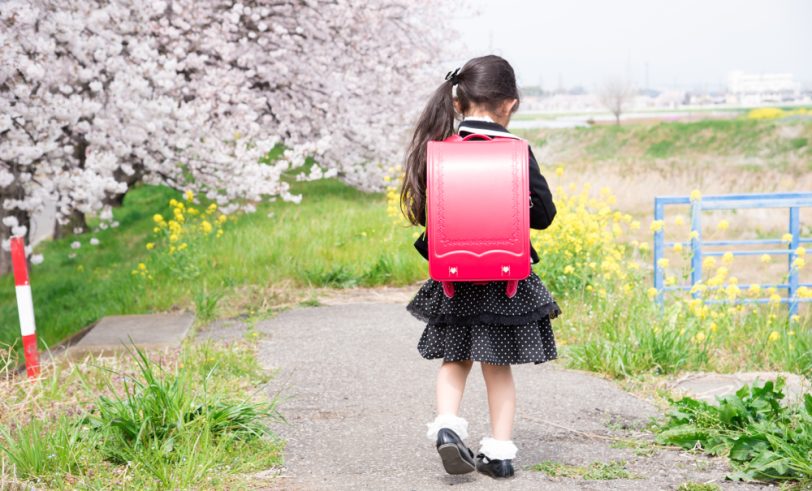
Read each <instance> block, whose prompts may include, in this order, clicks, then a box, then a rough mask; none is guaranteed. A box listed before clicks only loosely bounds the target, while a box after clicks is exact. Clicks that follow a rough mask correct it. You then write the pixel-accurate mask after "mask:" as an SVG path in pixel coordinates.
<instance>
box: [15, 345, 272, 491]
mask: <svg viewBox="0 0 812 491" xmlns="http://www.w3.org/2000/svg"><path fill="white" fill-rule="evenodd" d="M113 365H114V366H107V365H95V364H94V362H92V361H85V362H82V363H80V364H79V365H69V366H68V367H48V368H47V370H46V372H45V374H44V377H43V378H42V379H40V380H39V381H37V382H33V383H30V385H28V386H27V387H25V389H24V390H22V391H21V390H15V389H13V388H12V387H7V388H6V387H4V393H3V397H4V398H5V402H6V403H7V404H8V400H9V399H15V401H14V405H13V406H10V407H11V408H13V411H14V413H15V414H4V415H2V417H0V464H2V465H0V469H2V471H1V472H2V475H1V476H0V478H2V481H3V482H17V483H20V484H21V485H23V484H28V485H31V484H36V487H37V488H40V487H44V488H47V489H75V488H82V489H109V488H110V487H124V488H126V489H202V488H205V489H231V488H232V487H233V486H235V485H245V484H246V482H247V481H250V473H251V472H256V471H260V470H266V469H270V468H272V467H276V466H279V465H281V463H282V449H283V448H284V441H282V440H281V439H279V438H278V437H277V436H276V435H275V434H274V433H272V431H271V430H270V427H269V426H268V424H269V423H271V422H280V421H284V418H283V416H282V415H281V414H280V413H279V412H278V410H277V399H276V398H273V399H271V400H270V401H262V402H254V401H253V396H252V394H251V393H252V392H254V390H255V388H256V387H257V386H258V385H259V384H261V383H264V382H265V381H267V379H268V374H267V373H265V372H263V371H261V370H260V369H259V367H258V365H257V362H256V358H255V356H254V348H253V347H246V346H244V345H242V344H239V345H231V346H222V345H216V344H213V343H210V342H209V343H202V344H194V345H193V344H189V345H187V346H185V347H184V348H183V350H182V351H181V352H180V353H179V356H178V358H177V359H176V362H175V363H161V362H160V361H159V360H157V359H155V358H154V357H148V356H147V355H146V354H145V353H144V352H142V351H139V350H136V351H134V352H132V353H131V356H130V357H126V355H125V356H124V357H119V358H118V359H115V361H114V364H113ZM54 386H60V387H66V388H67V389H66V390H57V391H55V390H53V389H54ZM20 392H22V393H20ZM77 394H79V395H78V396H77ZM83 396H89V397H88V398H87V399H85V397H83ZM263 398H264V397H263ZM32 416H33V417H32ZM29 418H30V419H29Z"/></svg>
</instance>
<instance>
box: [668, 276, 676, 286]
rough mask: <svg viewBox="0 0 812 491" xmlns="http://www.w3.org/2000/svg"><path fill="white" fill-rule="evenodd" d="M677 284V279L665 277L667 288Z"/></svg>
mask: <svg viewBox="0 0 812 491" xmlns="http://www.w3.org/2000/svg"><path fill="white" fill-rule="evenodd" d="M676 283H677V278H676V277H675V276H666V277H665V286H671V285H675V284H676Z"/></svg>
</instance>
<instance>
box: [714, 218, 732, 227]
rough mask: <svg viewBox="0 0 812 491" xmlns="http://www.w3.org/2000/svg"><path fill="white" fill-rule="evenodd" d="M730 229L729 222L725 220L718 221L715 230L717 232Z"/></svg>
mask: <svg viewBox="0 0 812 491" xmlns="http://www.w3.org/2000/svg"><path fill="white" fill-rule="evenodd" d="M729 227H730V222H728V221H727V220H724V219H723V220H719V223H717V224H716V228H717V229H718V230H727V229H728V228H729Z"/></svg>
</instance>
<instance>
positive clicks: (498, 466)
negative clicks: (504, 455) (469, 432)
mask: <svg viewBox="0 0 812 491" xmlns="http://www.w3.org/2000/svg"><path fill="white" fill-rule="evenodd" d="M476 470H478V471H479V472H481V473H483V474H486V475H488V476H491V477H493V478H503V477H511V476H513V463H512V462H511V459H504V460H499V459H489V458H488V456H486V455H485V454H483V453H481V454H478V455H477V456H476Z"/></svg>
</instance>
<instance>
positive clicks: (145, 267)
mask: <svg viewBox="0 0 812 491" xmlns="http://www.w3.org/2000/svg"><path fill="white" fill-rule="evenodd" d="M138 269H140V270H141V271H144V270H146V269H147V265H146V264H144V263H138Z"/></svg>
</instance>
